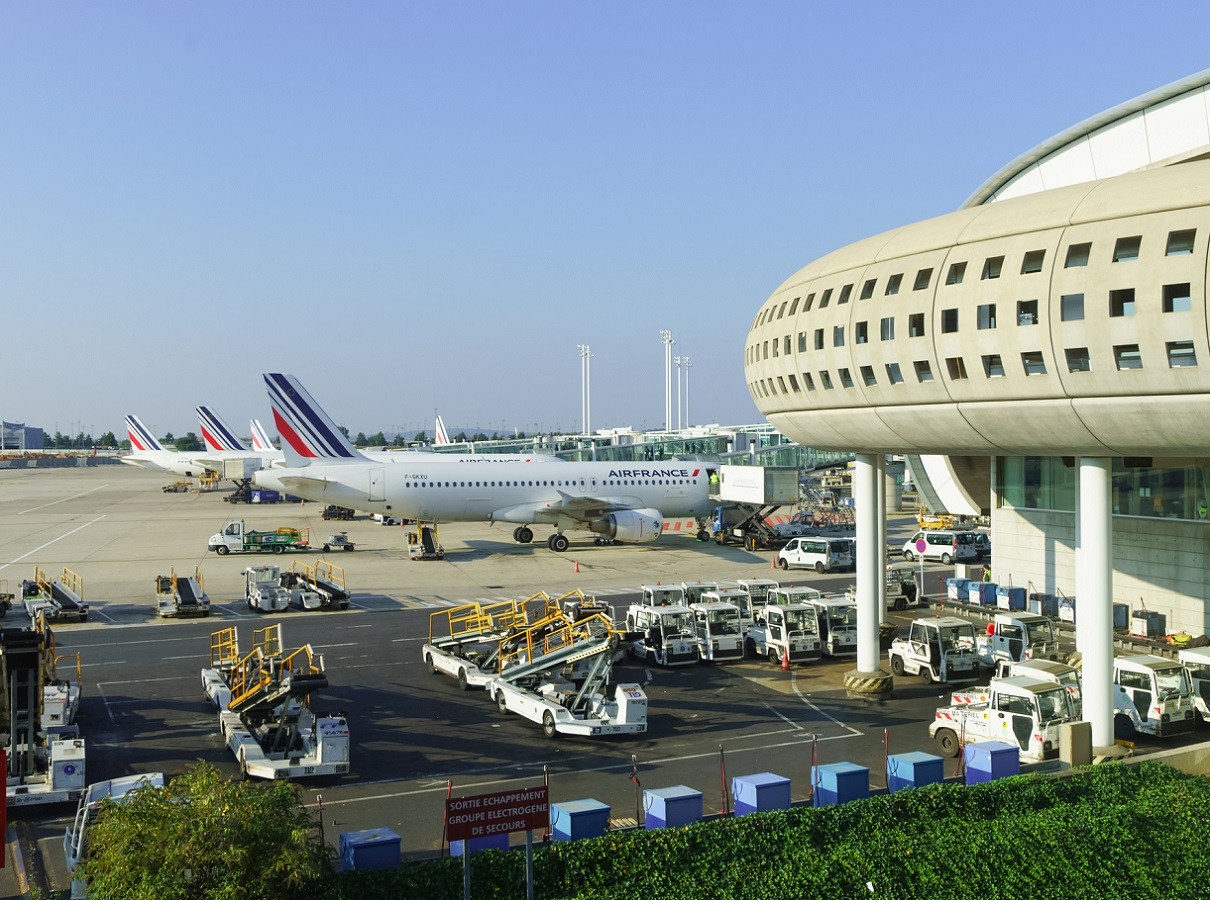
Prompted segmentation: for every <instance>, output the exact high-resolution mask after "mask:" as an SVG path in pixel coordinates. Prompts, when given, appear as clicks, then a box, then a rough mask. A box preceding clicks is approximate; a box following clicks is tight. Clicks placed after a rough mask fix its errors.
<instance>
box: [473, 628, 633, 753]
mask: <svg viewBox="0 0 1210 900" xmlns="http://www.w3.org/2000/svg"><path fill="white" fill-rule="evenodd" d="M621 637H622V634H621V632H619V631H617V630H616V629H615V628H614V627H613V623H612V622H611V621H610V619H609V617H608V616H605V615H603V614H601V613H592V614H591V615H588V616H583V617H581V618H579V619H576V620H572V619H571V618H569V617H568V615H567V614H566V613H564V612H563V610H561V609H557V608H556V609H554V610H552V611H551V613H550V614H549V615H548V616H546V617H545V618H543V619H540V620H539V621H537V622H534V623H533V624H532V625H529V626H527V627H525V628H522V629H520V630H518V631H517V632H516V633H514V634H512V635H510V636H509V637H508V638H507V639H506V640H505V641H503V642H502V643H501V652H500V656H499V661H498V671H499V674H498V675H497V676H496V677H494V678H492V679H490V680H489V681H488V683H487V685H486V688H487V691H488V693H489V694H491V696H492V699H493V700H495V701H496V706H497V708H498V709H499V710H500V712H502V713H509V712H514V713H517V714H518V715H520V716H523V717H525V718H527V719H529V720H530V721H532V722H539V723H541V725H542V731H543V733H544V734H545V735H546V736H547V737H554V735H555V734H558V733H565V734H578V735H581V736H590V737H596V736H600V735H607V734H641V733H643V732H645V731H646V730H647V695H646V694H645V693H643V689H642V688H641V687H639V685H637V684H619V685H617V686H616V688H615V689H614V692H613V696H612V697H610V696H608V695H606V694H605V690H606V689H607V687H608V685H609V681H610V677H611V675H612V672H613V661H614V656H615V655H616V649H617V646H618V642H619V641H620V640H621Z"/></svg>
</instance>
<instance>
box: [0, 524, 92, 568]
mask: <svg viewBox="0 0 1210 900" xmlns="http://www.w3.org/2000/svg"><path fill="white" fill-rule="evenodd" d="M104 518H105V516H104V515H100V516H97V517H96V518H95V519H93V520H92V521H91V522H85V523H84V524H83V525H80V526H78V527H76V528H73V529H72V530H71V531H69V532H67V534H61V535H59V536H58V537H57V538H55V539H54V540H53V541H47V542H46V543H45V544H43V545H42V546H41V547H35V548H34V549H33V550H30V551H29V553H25V554H22V555H21V556H18V557H17V558H16V559H13V560H9V561H8V562H6V563H4V565H0V569H7V568H8V567H9V566H11V565H12V564H13V563H19V562H21V560H23V559H25V558H26V557H30V556H33V555H34V554H35V553H37V552H38V551H39V550H45V549H46V548H47V547H49V546H50V545H51V544H54V543H58V542H59V541H61V540H63V538H65V537H71V536H72V535H73V534H75V533H76V532H77V531H80V530H82V529H84V528H87V527H88V526H89V525H95V524H96V523H97V522H100V521H101V520H102V519H104Z"/></svg>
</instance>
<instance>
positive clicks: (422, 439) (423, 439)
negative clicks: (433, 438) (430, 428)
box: [413, 431, 429, 444]
mask: <svg viewBox="0 0 1210 900" xmlns="http://www.w3.org/2000/svg"><path fill="white" fill-rule="evenodd" d="M413 440H414V441H415V442H416V443H417V444H427V443H428V440H429V439H428V436H427V435H426V434H425V433H424V432H423V431H417V432H416V437H414V438H413Z"/></svg>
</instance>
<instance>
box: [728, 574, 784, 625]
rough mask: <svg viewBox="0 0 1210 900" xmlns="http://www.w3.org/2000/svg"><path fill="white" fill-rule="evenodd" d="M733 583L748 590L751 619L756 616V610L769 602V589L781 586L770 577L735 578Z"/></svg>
mask: <svg viewBox="0 0 1210 900" xmlns="http://www.w3.org/2000/svg"><path fill="white" fill-rule="evenodd" d="M735 583H736V584H738V585H739V586H740V587H742V588H743V589H744V590H745V591H747V592H748V598H749V602H750V603H751V604H752V617H753V619H755V618H756V616H757V612H758V611H759V610H761V609H763V607H764V605H765V604H766V603H768V602H769V591H771V590H775V589H777V588H779V587H781V585H780V584H778V583H777V582H776V581H774V580H773V579H772V578H737V579H736V581H735Z"/></svg>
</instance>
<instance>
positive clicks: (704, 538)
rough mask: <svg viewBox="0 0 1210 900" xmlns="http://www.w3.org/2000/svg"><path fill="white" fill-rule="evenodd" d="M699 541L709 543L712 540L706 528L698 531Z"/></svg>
mask: <svg viewBox="0 0 1210 900" xmlns="http://www.w3.org/2000/svg"><path fill="white" fill-rule="evenodd" d="M697 539H698V540H699V541H708V540H710V532H708V531H707V530H706V529H705V528H703V529H701V530H700V531H698V533H697Z"/></svg>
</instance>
